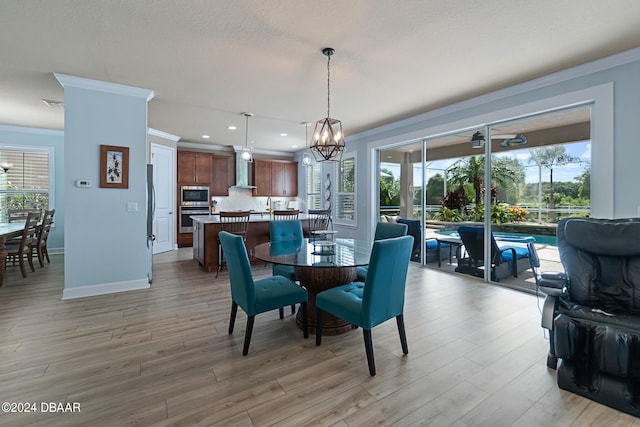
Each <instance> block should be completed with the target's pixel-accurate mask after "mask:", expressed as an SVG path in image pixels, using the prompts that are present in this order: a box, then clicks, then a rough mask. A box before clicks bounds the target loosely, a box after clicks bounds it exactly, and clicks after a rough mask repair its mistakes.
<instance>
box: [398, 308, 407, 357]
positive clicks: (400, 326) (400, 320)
mask: <svg viewBox="0 0 640 427" xmlns="http://www.w3.org/2000/svg"><path fill="white" fill-rule="evenodd" d="M396 323H397V324H398V333H399V334H400V344H401V345H402V352H403V353H404V354H409V347H408V346H407V334H406V333H405V331H404V315H402V314H400V315H398V316H396Z"/></svg>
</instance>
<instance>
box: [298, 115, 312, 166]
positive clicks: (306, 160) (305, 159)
mask: <svg viewBox="0 0 640 427" xmlns="http://www.w3.org/2000/svg"><path fill="white" fill-rule="evenodd" d="M300 124H301V125H302V126H304V148H305V150H306V148H307V146H308V145H307V144H308V141H309V126H311V123H309V122H302V123H300ZM310 164H311V154H309V153H307V152H306V151H305V152H304V153H302V166H309V165H310Z"/></svg>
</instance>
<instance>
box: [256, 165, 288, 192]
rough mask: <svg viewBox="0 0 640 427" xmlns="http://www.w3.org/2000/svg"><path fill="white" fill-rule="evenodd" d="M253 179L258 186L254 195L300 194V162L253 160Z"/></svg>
mask: <svg viewBox="0 0 640 427" xmlns="http://www.w3.org/2000/svg"><path fill="white" fill-rule="evenodd" d="M253 163H254V164H253V179H254V185H255V186H256V187H257V188H256V189H255V190H254V192H253V195H254V196H285V197H295V196H297V195H298V163H297V162H283V161H269V160H259V159H256V160H254V162H253Z"/></svg>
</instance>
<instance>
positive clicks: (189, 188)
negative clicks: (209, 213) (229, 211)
mask: <svg viewBox="0 0 640 427" xmlns="http://www.w3.org/2000/svg"><path fill="white" fill-rule="evenodd" d="M180 206H201V207H202V206H205V207H208V206H209V187H206V186H199V185H183V186H182V187H180Z"/></svg>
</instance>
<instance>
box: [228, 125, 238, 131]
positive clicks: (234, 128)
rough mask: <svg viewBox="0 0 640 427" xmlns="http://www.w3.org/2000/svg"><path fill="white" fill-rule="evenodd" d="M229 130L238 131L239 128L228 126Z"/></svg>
mask: <svg viewBox="0 0 640 427" xmlns="http://www.w3.org/2000/svg"><path fill="white" fill-rule="evenodd" d="M227 129H229V130H236V129H238V126H233V125H232V126H227Z"/></svg>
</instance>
